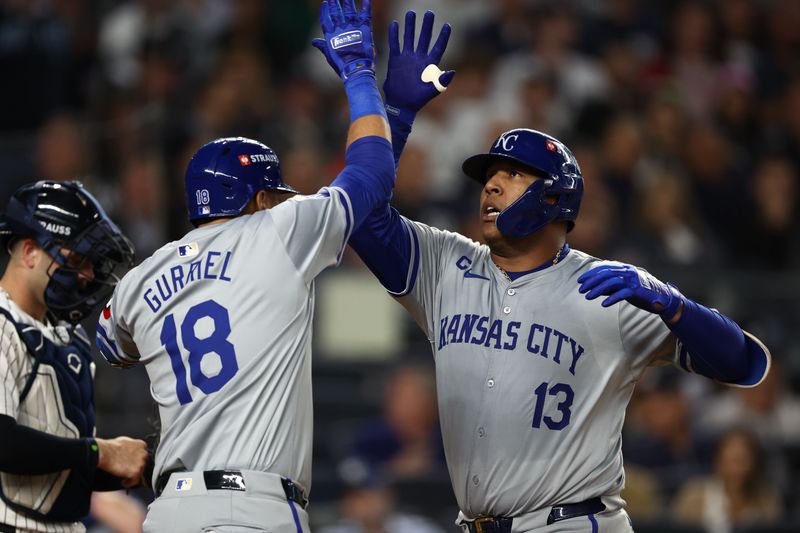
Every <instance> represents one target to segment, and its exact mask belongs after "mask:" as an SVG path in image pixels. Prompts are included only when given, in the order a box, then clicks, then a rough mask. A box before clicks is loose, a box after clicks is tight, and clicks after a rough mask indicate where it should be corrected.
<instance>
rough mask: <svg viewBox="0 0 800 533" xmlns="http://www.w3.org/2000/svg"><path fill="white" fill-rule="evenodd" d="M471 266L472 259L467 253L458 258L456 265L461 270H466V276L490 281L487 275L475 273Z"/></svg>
mask: <svg viewBox="0 0 800 533" xmlns="http://www.w3.org/2000/svg"><path fill="white" fill-rule="evenodd" d="M471 266H472V259H470V258H468V257H467V256H466V255H462V256H461V257H459V258H458V261H456V267H457V268H458V269H459V270H463V271H464V277H465V278H477V279H485V280H486V281H489V278H487V277H486V276H482V275H481V274H475V273H473V272H472V268H471Z"/></svg>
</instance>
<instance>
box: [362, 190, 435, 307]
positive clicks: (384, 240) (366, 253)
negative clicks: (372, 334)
mask: <svg viewBox="0 0 800 533" xmlns="http://www.w3.org/2000/svg"><path fill="white" fill-rule="evenodd" d="M414 237H415V235H414V233H413V230H412V229H411V228H409V226H408V224H407V223H406V222H405V221H404V219H403V217H402V216H400V213H398V212H397V210H396V209H394V208H393V207H391V206H390V205H389V204H388V203H387V204H385V205H383V206H380V207H378V208H377V209H375V210H374V211H372V213H370V214H369V216H368V217H367V219H366V220H365V221H364V223H363V224H362V225H361V226H360V227H359V228H358V229H357V230H356V231H354V232H353V235H352V236H351V237H350V246H351V247H352V248H353V250H355V251H356V253H358V255H359V257H361V260H362V261H364V263H365V264H366V265H367V267H369V269H370V270H371V271H372V273H373V274H375V277H377V278H378V281H380V282H381V284H382V285H383V286H384V287H385V288H386V290H388V291H389V292H391V293H392V294H394V295H395V296H402V295H403V294H406V293H408V292H409V291H410V290H411V289H412V288H413V284H414V276H413V273H414V271H415V269H416V268H415V267H416V265H415V264H412V261H411V259H412V256H413V257H414V258H416V259H417V260H418V258H419V253H414V249H413V245H412V243H413V242H414V240H415V239H414Z"/></svg>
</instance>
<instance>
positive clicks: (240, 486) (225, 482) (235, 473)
mask: <svg viewBox="0 0 800 533" xmlns="http://www.w3.org/2000/svg"><path fill="white" fill-rule="evenodd" d="M175 472H180V471H179V470H170V471H167V472H164V473H163V474H161V475H160V476H158V480H157V481H156V490H155V493H156V498H158V497H159V496H161V493H162V492H163V491H164V488H165V487H166V486H167V482H168V481H169V476H171V475H172V474H174V473H175ZM203 481H204V482H205V485H206V489H207V490H241V491H243V490H245V486H246V485H245V480H244V476H242V472H241V471H240V470H206V471H205V472H203ZM281 485H282V486H283V492H284V494H286V499H287V500H290V501H293V502H294V503H296V504H297V505H299V506H300V507H302V508H303V509H305V508H306V506H307V505H308V498H306V495H305V493H303V489H301V488H300V487H299V486H298V485H297V484H295V483H294V482H293V481H292V480H291V479H288V478H285V477H282V478H281ZM0 533H3V532H2V530H0ZM12 533H13V532H12Z"/></svg>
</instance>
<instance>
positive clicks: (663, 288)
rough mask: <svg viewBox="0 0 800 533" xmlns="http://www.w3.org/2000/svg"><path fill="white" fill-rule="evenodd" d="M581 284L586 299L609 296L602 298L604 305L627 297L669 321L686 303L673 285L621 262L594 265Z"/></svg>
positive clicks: (637, 305)
mask: <svg viewBox="0 0 800 533" xmlns="http://www.w3.org/2000/svg"><path fill="white" fill-rule="evenodd" d="M578 283H580V284H581V286H580V288H579V289H578V291H579V292H580V293H581V294H586V299H587V300H594V299H595V298H597V297H598V296H608V298H606V299H605V300H603V303H602V305H603V307H609V306H612V305H614V304H615V303H617V302H619V301H620V300H626V301H628V302H630V303H631V304H633V305H635V306H636V307H638V308H639V309H644V310H645V311H649V312H651V313H655V314H657V315H661V316H662V317H663V318H665V319H667V320H669V319H671V318H672V317H674V316H675V314H676V313H677V312H678V309H680V307H681V304H682V303H683V295H682V294H681V293H680V292H679V291H678V288H677V287H675V286H674V285H671V284H669V283H664V282H661V281H659V280H657V279H656V278H654V277H653V276H652V275H650V274H649V273H648V272H647V271H646V270H643V269H641V268H636V267H635V266H632V265H625V264H622V263H612V264H605V265H601V266H597V267H594V268H593V269H591V270H589V271H587V272H584V273H583V274H582V275H581V276H580V277H579V278H578Z"/></svg>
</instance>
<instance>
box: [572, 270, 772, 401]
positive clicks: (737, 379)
mask: <svg viewBox="0 0 800 533" xmlns="http://www.w3.org/2000/svg"><path fill="white" fill-rule="evenodd" d="M578 283H580V288H579V289H578V290H579V291H580V292H581V293H582V294H585V295H586V298H587V299H588V300H593V299H595V298H597V297H599V296H606V298H605V299H604V300H603V302H602V306H603V307H609V306H612V305H614V304H616V303H618V302H620V301H622V300H625V301H627V302H629V303H631V304H632V305H634V306H636V307H638V308H639V309H643V310H645V311H648V312H650V313H654V314H657V315H659V316H660V317H661V319H662V320H663V321H664V323H665V324H666V325H667V327H668V328H669V329H670V331H672V333H673V334H674V335H675V337H677V339H678V340H679V341H680V342H681V344H682V345H683V347H682V353H681V358H682V359H683V358H686V360H687V366H688V367H689V368H690V369H691V370H692V371H694V372H695V373H697V374H701V375H703V376H706V377H709V378H712V379H717V380H720V381H724V382H727V383H731V384H734V385H741V386H755V385H757V384H758V383H760V382H761V381H762V380H763V379H764V376H766V374H767V372H768V371H769V367H770V361H771V356H770V353H769V350H768V349H767V347H766V346H764V344H763V343H762V342H761V341H759V340H758V339H757V338H756V337H754V336H753V335H751V334H749V333H747V332H745V331H743V330H742V328H741V327H739V325H738V324H736V322H734V321H733V320H731V319H730V318H728V317H726V316H725V315H723V314H721V313H719V312H717V311H715V310H713V309H710V308H708V307H706V306H704V305H702V304H699V303H697V302H695V301H693V300H691V299H689V298H687V297H686V296H684V295H683V294H681V293H680V291H678V288H677V287H675V286H674V285H672V284H670V283H664V282H662V281H659V280H658V279H656V278H655V277H654V276H652V275H651V274H649V273H648V272H646V271H645V270H643V269H640V268H637V267H634V266H632V265H626V264H622V263H610V264H609V263H606V264H603V265H600V266H597V267H594V268H592V269H591V270H588V271H587V272H584V273H583V274H582V275H581V276H580V277H579V278H578Z"/></svg>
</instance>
